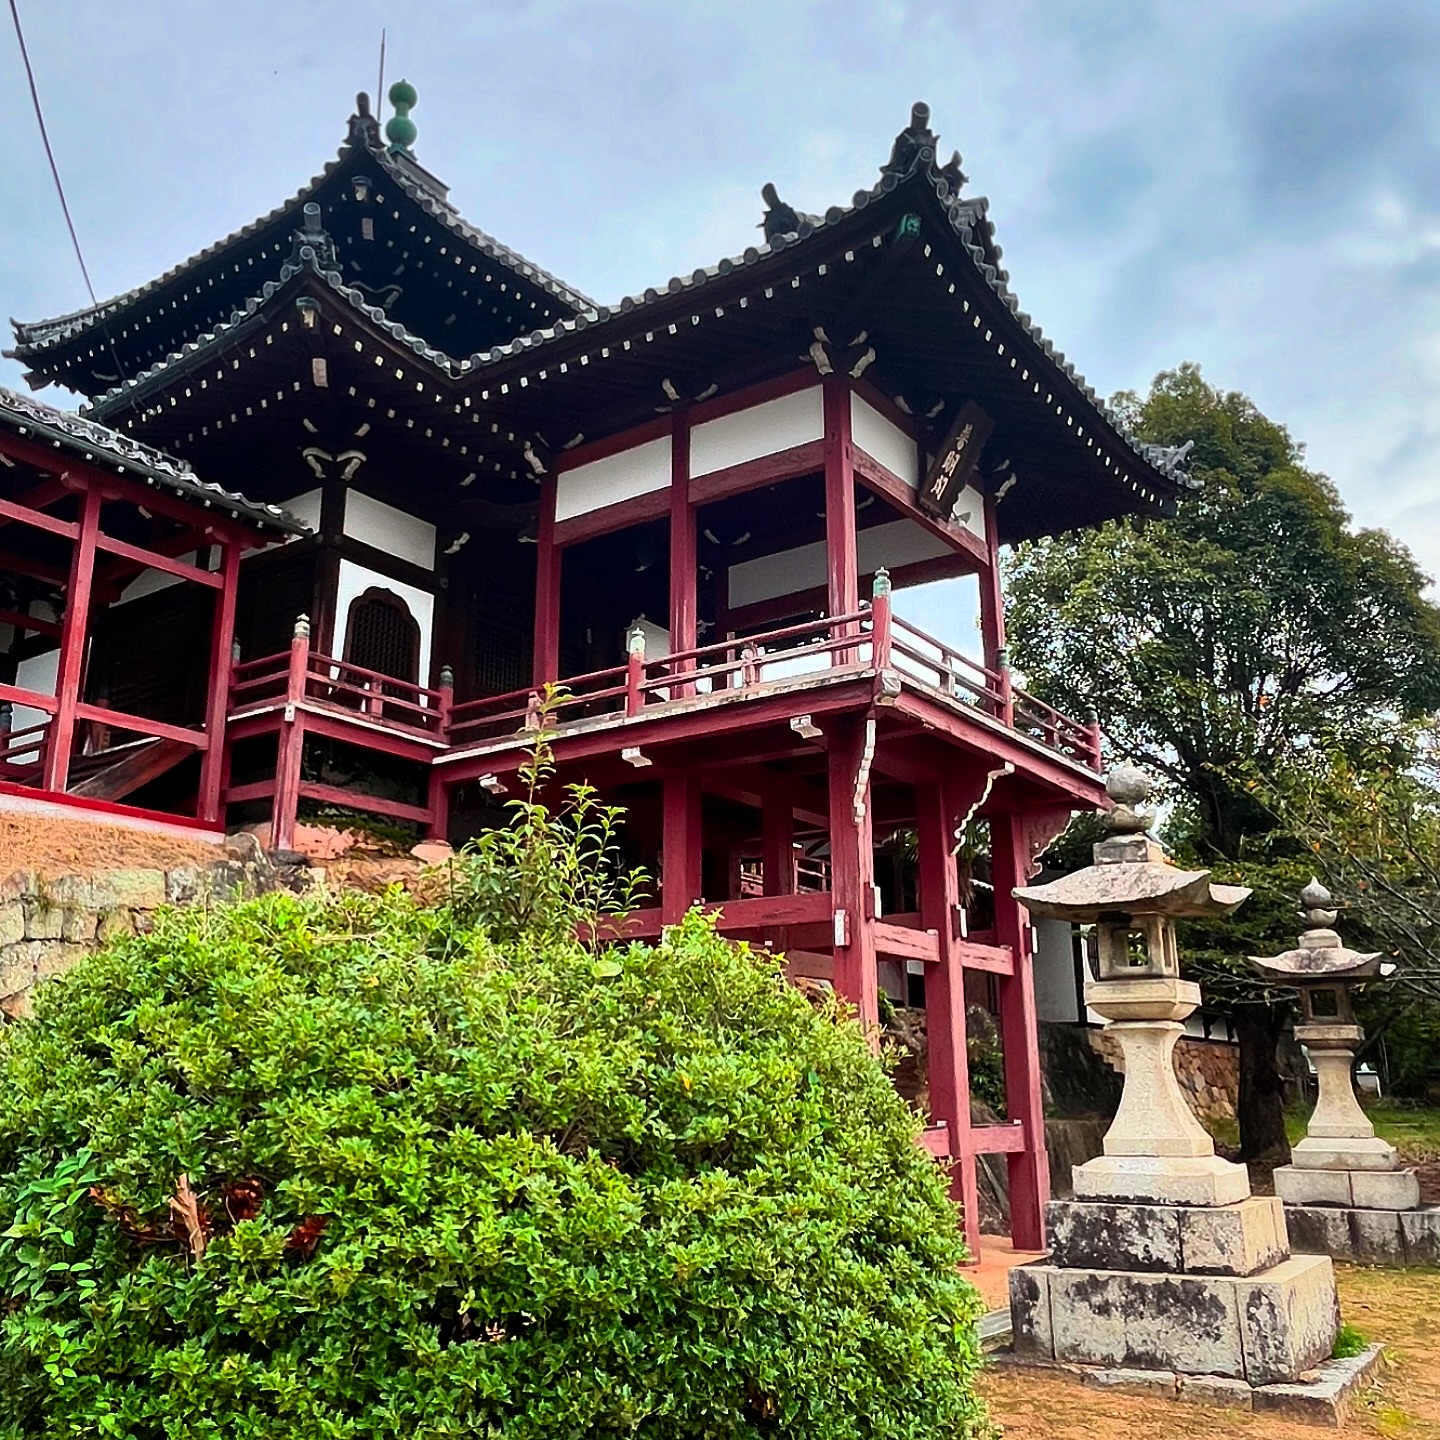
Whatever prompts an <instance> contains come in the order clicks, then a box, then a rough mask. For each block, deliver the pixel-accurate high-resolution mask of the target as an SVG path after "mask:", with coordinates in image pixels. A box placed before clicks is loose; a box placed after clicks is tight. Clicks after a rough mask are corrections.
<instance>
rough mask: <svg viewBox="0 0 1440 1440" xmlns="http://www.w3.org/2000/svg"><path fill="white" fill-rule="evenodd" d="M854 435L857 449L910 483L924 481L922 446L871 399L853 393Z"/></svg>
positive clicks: (852, 424) (851, 425) (852, 427)
mask: <svg viewBox="0 0 1440 1440" xmlns="http://www.w3.org/2000/svg"><path fill="white" fill-rule="evenodd" d="M850 438H851V439H852V440H853V441H854V442H855V445H856V448H857V449H860V450H863V451H864V452H865V453H866V454H867V455H869V456H870V457H871V459H873V460H878V461H879V462H880V463H881V464H882V465H883V466H884V467H885V468H886V469H887V470H888V471H889V472H890V473H891V474H892V475H894V476H896V477H897V478H899V479H901V480H904V481H905V482H906V483H907V484H909V485H918V484H919V483H920V447H919V446H918V445H916V443H915V442H914V441H913V440H912V439H911V438H910V437H909V436H908V435H907V434H906V433H905V432H904V431H903V430H902V429H901V428H900V427H899V426H898V425H896V424H895V423H894V422H893V421H892V420H887V419H886V418H885V416H884V415H882V414H881V413H880V412H879V411H878V410H877V409H876V408H875V407H874V406H873V405H872V404H870V402H869V401H868V400H863V399H861V397H860V396H859V395H857V394H855V392H854V391H853V390H852V391H851V392H850Z"/></svg>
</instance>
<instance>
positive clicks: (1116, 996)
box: [1010, 771, 1339, 1405]
mask: <svg viewBox="0 0 1440 1440" xmlns="http://www.w3.org/2000/svg"><path fill="white" fill-rule="evenodd" d="M1108 788H1109V791H1110V795H1111V798H1112V800H1113V801H1114V802H1115V804H1114V808H1113V809H1112V811H1111V813H1110V817H1109V826H1110V830H1111V834H1110V837H1109V838H1108V839H1106V840H1103V841H1101V842H1100V843H1099V844H1097V845H1096V847H1095V863H1094V864H1093V865H1092V866H1090V867H1089V868H1088V869H1085V870H1081V871H1078V872H1076V873H1075V874H1072V875H1067V876H1064V877H1063V878H1061V879H1059V880H1056V881H1054V882H1052V883H1051V884H1048V885H1040V886H1035V887H1030V888H1022V889H1017V890H1016V891H1015V896H1016V898H1017V899H1018V900H1019V901H1020V902H1021V904H1023V905H1024V906H1026V908H1027V909H1029V910H1030V912H1031V913H1032V914H1034V915H1038V916H1054V917H1056V918H1060V919H1066V920H1070V921H1072V922H1080V923H1091V924H1093V925H1094V926H1095V931H1096V940H1097V951H1098V953H1097V957H1096V958H1097V974H1098V978H1097V979H1096V980H1095V981H1094V982H1092V983H1091V984H1089V985H1087V986H1086V989H1085V1001H1086V1004H1087V1005H1089V1006H1090V1007H1091V1008H1092V1009H1095V1010H1097V1011H1098V1012H1099V1013H1100V1014H1101V1015H1103V1016H1104V1017H1105V1021H1106V1031H1107V1033H1108V1034H1110V1035H1112V1036H1114V1037H1115V1039H1116V1041H1117V1042H1118V1043H1119V1046H1120V1049H1121V1051H1122V1054H1123V1057H1124V1067H1125V1084H1124V1090H1123V1093H1122V1096H1121V1100H1120V1105H1119V1109H1118V1110H1117V1112H1116V1115H1115V1119H1114V1123H1113V1124H1112V1125H1111V1127H1110V1130H1109V1131H1108V1133H1107V1134H1106V1136H1105V1144H1104V1153H1103V1154H1102V1155H1101V1156H1099V1157H1098V1158H1096V1159H1094V1160H1091V1161H1089V1162H1088V1163H1086V1164H1084V1165H1079V1166H1076V1167H1075V1170H1074V1172H1073V1176H1074V1195H1075V1198H1074V1199H1073V1200H1056V1201H1052V1202H1051V1203H1050V1204H1049V1206H1047V1208H1046V1223H1047V1227H1048V1229H1049V1232H1050V1253H1049V1255H1048V1256H1047V1257H1046V1258H1045V1259H1044V1260H1042V1261H1039V1262H1037V1263H1035V1264H1031V1265H1022V1266H1018V1267H1017V1268H1016V1269H1014V1270H1012V1271H1011V1272H1010V1313H1011V1320H1012V1327H1013V1337H1014V1342H1013V1343H1014V1355H1015V1357H1016V1358H1017V1359H1020V1360H1025V1361H1028V1362H1031V1363H1050V1364H1059V1363H1063V1364H1068V1365H1080V1366H1085V1367H1093V1368H1095V1369H1096V1370H1097V1371H1107V1372H1115V1373H1122V1372H1123V1373H1125V1374H1128V1375H1132V1376H1133V1375H1136V1374H1144V1375H1151V1376H1154V1377H1156V1381H1157V1385H1158V1387H1159V1388H1164V1387H1165V1386H1167V1385H1168V1386H1170V1387H1171V1388H1172V1391H1173V1390H1175V1389H1178V1388H1179V1387H1181V1386H1183V1385H1184V1384H1186V1383H1190V1384H1192V1385H1196V1386H1201V1385H1210V1386H1211V1387H1212V1388H1214V1387H1215V1386H1217V1385H1218V1386H1221V1387H1222V1389H1223V1388H1224V1387H1225V1386H1228V1387H1230V1392H1231V1394H1232V1399H1231V1403H1243V1404H1245V1405H1250V1404H1252V1403H1254V1396H1255V1395H1258V1394H1259V1393H1260V1391H1261V1390H1262V1389H1264V1388H1265V1387H1273V1386H1277V1385H1279V1386H1285V1385H1287V1384H1290V1383H1291V1382H1294V1381H1296V1380H1297V1378H1298V1377H1300V1376H1301V1375H1302V1374H1305V1373H1306V1372H1309V1371H1310V1370H1312V1369H1313V1368H1314V1367H1315V1366H1317V1365H1319V1364H1321V1363H1322V1362H1325V1361H1328V1360H1329V1358H1330V1353H1331V1348H1332V1346H1333V1344H1334V1340H1335V1333H1336V1329H1337V1327H1338V1324H1339V1310H1338V1304H1337V1301H1336V1295H1335V1278H1334V1273H1333V1270H1332V1267H1331V1262H1330V1260H1329V1258H1328V1257H1326V1256H1318V1255H1301V1256H1294V1255H1292V1254H1291V1253H1290V1246H1289V1240H1288V1237H1287V1234H1286V1230H1285V1218H1284V1214H1283V1211H1282V1207H1281V1202H1280V1201H1279V1200H1278V1199H1277V1198H1274V1197H1256V1196H1251V1194H1250V1185H1249V1179H1248V1176H1247V1174H1246V1171H1245V1169H1244V1168H1243V1167H1242V1166H1239V1165H1234V1164H1231V1163H1229V1162H1228V1161H1225V1160H1222V1159H1220V1158H1219V1157H1218V1156H1217V1155H1216V1154H1215V1147H1214V1144H1213V1142H1212V1141H1211V1139H1210V1136H1209V1135H1208V1134H1207V1133H1206V1131H1205V1130H1204V1128H1203V1127H1202V1126H1201V1125H1200V1123H1199V1122H1198V1121H1197V1120H1196V1119H1195V1117H1194V1115H1193V1113H1192V1112H1191V1110H1190V1107H1189V1105H1188V1104H1187V1102H1186V1100H1185V1096H1184V1093H1183V1091H1182V1090H1181V1089H1180V1085H1179V1081H1178V1080H1177V1079H1176V1076H1175V1069H1174V1064H1173V1055H1174V1049H1175V1042H1176V1041H1177V1040H1178V1039H1179V1037H1180V1035H1181V1033H1182V1032H1183V1028H1184V1026H1183V1021H1184V1020H1185V1018H1186V1017H1187V1016H1188V1015H1190V1014H1191V1013H1192V1012H1193V1011H1194V1010H1195V1009H1196V1008H1197V1007H1198V1005H1199V1003H1200V989H1199V987H1198V986H1197V985H1195V984H1194V983H1193V982H1191V981H1188V980H1183V979H1181V978H1180V973H1179V956H1178V953H1177V949H1176V944H1175V920H1176V919H1177V918H1179V917H1182V916H1189V915H1223V914H1227V913H1229V912H1230V911H1231V910H1233V909H1235V907H1236V906H1238V905H1239V904H1241V903H1242V902H1243V901H1244V900H1245V899H1246V898H1247V896H1248V895H1249V893H1250V892H1249V891H1248V890H1243V889H1239V888H1237V887H1230V886H1222V885H1215V884H1212V883H1211V881H1210V876H1209V874H1208V872H1206V871H1183V870H1180V869H1178V868H1177V867H1175V866H1173V865H1171V864H1170V863H1169V862H1168V861H1167V860H1166V859H1165V856H1164V852H1163V851H1162V850H1161V848H1160V846H1159V845H1158V844H1156V842H1155V841H1153V840H1151V839H1150V838H1149V837H1148V835H1146V834H1145V833H1144V831H1145V827H1146V824H1147V819H1146V817H1144V816H1143V815H1141V814H1139V813H1138V811H1137V810H1136V809H1135V806H1136V804H1137V803H1139V802H1143V800H1144V799H1145V798H1146V796H1147V795H1148V793H1149V785H1148V782H1147V781H1146V779H1145V777H1144V776H1143V775H1139V774H1138V772H1135V771H1121V772H1117V773H1116V774H1114V775H1112V776H1111V777H1110V781H1109V784H1108ZM1186 1377H1189V1380H1188V1382H1187V1378H1186ZM1202 1377H1203V1378H1202ZM1238 1396H1243V1400H1239V1399H1236V1398H1235V1397H1238Z"/></svg>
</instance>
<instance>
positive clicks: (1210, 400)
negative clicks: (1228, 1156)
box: [1008, 365, 1440, 1159]
mask: <svg viewBox="0 0 1440 1440" xmlns="http://www.w3.org/2000/svg"><path fill="white" fill-rule="evenodd" d="M1116 405H1117V407H1118V408H1119V410H1120V412H1121V414H1122V417H1123V418H1124V419H1125V420H1126V421H1127V422H1128V424H1129V425H1130V428H1131V429H1132V431H1133V433H1134V434H1135V435H1136V436H1137V437H1138V438H1140V439H1143V440H1146V441H1149V442H1151V443H1153V444H1158V445H1166V446H1177V445H1181V444H1184V443H1186V442H1193V450H1192V453H1191V457H1190V466H1191V474H1192V475H1193V477H1194V478H1195V479H1196V480H1197V481H1199V482H1200V485H1199V488H1198V489H1197V490H1195V491H1194V492H1193V493H1192V494H1190V495H1188V496H1186V497H1185V498H1183V499H1182V500H1181V502H1180V504H1179V506H1178V511H1177V513H1176V514H1175V516H1174V517H1173V518H1171V519H1166V520H1161V521H1149V522H1144V523H1141V522H1135V521H1123V522H1117V523H1113V524H1110V525H1107V526H1104V527H1103V528H1101V529H1100V530H1097V531H1092V532H1087V533H1083V534H1078V535H1066V536H1061V537H1058V538H1056V539H1053V540H1046V541H1041V542H1037V543H1034V544H1030V545H1026V546H1022V547H1021V548H1020V549H1019V551H1018V552H1017V554H1016V555H1015V557H1014V558H1013V561H1012V563H1011V565H1010V568H1009V576H1008V579H1009V591H1010V612H1009V613H1010V622H1011V630H1012V650H1013V654H1014V658H1015V662H1016V664H1017V666H1018V668H1019V669H1020V670H1021V671H1023V672H1024V675H1025V677H1026V682H1027V684H1028V685H1029V686H1030V687H1031V688H1032V689H1034V690H1035V691H1037V692H1038V693H1039V694H1040V695H1041V696H1042V697H1043V698H1045V699H1046V700H1048V701H1050V702H1051V703H1052V704H1055V705H1057V706H1059V707H1061V708H1065V709H1068V710H1070V711H1071V712H1072V713H1083V712H1085V711H1087V710H1093V711H1094V712H1095V713H1096V715H1097V716H1098V717H1099V719H1100V721H1101V724H1102V725H1103V727H1104V729H1105V731H1106V734H1107V736H1108V739H1109V743H1110V745H1111V747H1112V750H1113V751H1114V753H1116V754H1117V755H1118V756H1123V757H1124V758H1126V759H1129V760H1132V761H1134V762H1135V763H1137V764H1140V765H1142V766H1143V767H1145V768H1146V769H1148V770H1150V771H1152V772H1154V773H1155V774H1156V775H1157V776H1158V777H1160V778H1161V779H1162V781H1163V782H1164V783H1165V786H1166V790H1167V797H1168V799H1169V800H1170V802H1171V804H1172V805H1173V814H1172V818H1171V821H1170V826H1169V830H1168V832H1167V833H1168V838H1170V839H1171V840H1172V841H1173V842H1174V843H1175V844H1176V846H1177V849H1179V850H1180V851H1181V852H1182V853H1188V854H1189V855H1190V856H1191V857H1192V858H1194V859H1195V860H1196V861H1197V862H1199V863H1204V864H1209V865H1216V866H1218V867H1220V869H1221V870H1222V871H1223V872H1224V873H1225V876H1226V878H1235V876H1236V874H1237V872H1238V875H1239V877H1240V878H1242V879H1245V883H1249V880H1248V878H1247V877H1248V875H1249V874H1250V873H1252V872H1253V873H1255V874H1256V875H1258V876H1261V877H1262V878H1263V877H1264V876H1265V875H1266V873H1267V867H1269V866H1274V865H1277V864H1278V865H1280V866H1281V868H1282V870H1283V872H1284V873H1285V875H1286V877H1287V882H1288V875H1289V871H1290V868H1291V866H1290V863H1289V862H1293V861H1296V860H1297V859H1298V858H1299V857H1300V855H1301V854H1302V853H1303V848H1304V847H1303V845H1302V844H1301V843H1300V842H1299V841H1297V840H1296V839H1295V837H1293V836H1289V835H1287V834H1285V833H1284V830H1283V827H1281V826H1279V825H1278V824H1277V819H1276V816H1275V814H1274V812H1273V810H1272V809H1271V808H1270V807H1269V806H1268V805H1267V804H1266V803H1265V799H1264V784H1265V782H1266V781H1267V779H1268V778H1269V777H1271V776H1273V774H1274V773H1275V772H1276V771H1277V770H1278V769H1280V768H1281V767H1283V766H1285V765H1288V764H1291V763H1293V762H1294V761H1295V760H1296V758H1297V757H1299V756H1302V755H1304V754H1306V753H1308V752H1310V751H1311V750H1313V749H1315V748H1316V747H1331V746H1333V747H1338V748H1339V749H1340V750H1341V751H1343V752H1344V753H1353V754H1359V753H1362V752H1365V751H1368V750H1372V749H1373V748H1375V747H1377V746H1384V745H1385V744H1386V743H1388V742H1389V741H1390V740H1391V739H1392V738H1393V737H1394V735H1395V734H1396V733H1397V732H1399V731H1403V729H1404V728H1405V726H1406V725H1407V724H1408V723H1409V722H1410V721H1411V720H1413V719H1414V718H1416V717H1418V716H1421V715H1424V714H1428V713H1429V712H1430V711H1432V710H1434V709H1435V708H1436V707H1437V705H1440V609H1437V608H1436V607H1435V606H1434V605H1433V604H1431V603H1430V602H1429V601H1428V600H1427V599H1426V598H1425V596H1424V593H1423V592H1424V589H1425V586H1426V583H1427V581H1426V577H1425V576H1424V575H1423V574H1422V573H1421V572H1420V570H1419V568H1418V567H1417V565H1416V564H1415V561H1414V559H1413V558H1412V557H1411V556H1410V554H1409V552H1408V551H1407V550H1406V549H1405V548H1404V547H1403V546H1402V545H1400V544H1398V543H1397V542H1396V541H1395V540H1394V539H1393V538H1392V537H1391V536H1389V535H1387V534H1385V533H1384V532H1382V531H1377V530H1356V529H1355V528H1353V527H1352V526H1351V524H1350V520H1349V516H1348V515H1347V514H1346V512H1345V510H1344V507H1343V506H1342V505H1341V503H1340V499H1339V496H1338V494H1337V493H1336V491H1335V488H1334V486H1333V485H1332V484H1331V483H1330V481H1329V480H1328V479H1327V478H1326V477H1325V476H1323V475H1320V474H1318V473H1316V472H1315V471H1313V470H1310V469H1308V468H1307V467H1306V466H1305V464H1304V454H1303V450H1302V449H1301V447H1300V446H1299V445H1297V444H1296V443H1295V441H1294V440H1293V439H1292V438H1291V436H1290V435H1289V433H1288V431H1286V430H1285V428H1284V427H1283V426H1281V425H1279V424H1277V423H1275V422H1274V421H1273V420H1270V419H1268V418H1267V417H1266V416H1265V415H1263V414H1261V412H1260V411H1259V410H1258V409H1257V408H1256V406H1255V405H1254V404H1253V403H1252V402H1251V401H1250V400H1248V399H1247V398H1246V397H1245V396H1243V395H1240V394H1238V393H1235V392H1229V393H1222V392H1221V391H1219V390H1217V389H1215V388H1213V387H1211V386H1210V385H1208V384H1207V383H1206V382H1205V381H1204V379H1203V378H1202V376H1201V374H1200V371H1199V369H1198V368H1197V367H1196V366H1194V365H1183V366H1181V367H1180V368H1179V369H1178V370H1174V371H1168V372H1166V373H1164V374H1162V375H1160V376H1158V377H1157V378H1156V380H1155V382H1154V384H1153V385H1152V386H1151V389H1150V393H1149V395H1148V396H1147V397H1146V398H1145V399H1144V400H1143V401H1142V400H1141V399H1140V398H1139V397H1137V396H1136V395H1134V394H1123V395H1120V396H1117V397H1116ZM1270 888H1274V887H1270V886H1267V892H1268V889H1270ZM1250 913H1251V915H1254V914H1255V913H1256V911H1255V910H1254V909H1253V908H1252V910H1251V912H1250ZM1210 938H1211V939H1212V940H1213V939H1215V938H1217V935H1216V934H1212V935H1211V937H1210ZM1218 938H1219V939H1221V940H1222V941H1224V942H1226V943H1234V944H1235V945H1237V947H1240V946H1244V947H1247V948H1248V947H1252V946H1254V945H1257V944H1258V945H1261V946H1265V945H1270V944H1272V943H1273V936H1272V937H1266V936H1264V935H1257V934H1256V933H1255V931H1254V929H1253V928H1252V925H1251V921H1250V919H1249V917H1247V915H1246V912H1245V910H1243V909H1242V910H1241V911H1240V912H1238V913H1237V915H1236V917H1235V918H1234V921H1233V922H1232V926H1231V927H1230V928H1229V929H1228V930H1223V931H1221V932H1218ZM1244 953H1245V949H1243V948H1237V949H1235V950H1234V951H1233V952H1232V960H1231V963H1230V968H1231V969H1232V970H1233V969H1234V968H1235V964H1234V962H1236V961H1238V960H1239V957H1240V956H1241V955H1243V954H1244ZM1255 953H1260V952H1259V951H1256V952H1255ZM1234 1003H1235V1016H1236V1019H1237V1022H1238V1024H1239V1027H1240V1037H1241V1049H1242V1082H1243V1083H1242V1093H1241V1110H1240V1116H1241V1138H1242V1149H1243V1150H1244V1152H1245V1154H1246V1156H1247V1158H1255V1159H1259V1158H1279V1157H1282V1156H1283V1155H1284V1153H1285V1152H1286V1150H1287V1148H1288V1147H1287V1146H1286V1144H1285V1138H1284V1125H1283V1115H1282V1113H1281V1104H1280V1091H1279V1085H1278V1076H1277V1075H1276V1074H1275V1069H1274V1060H1273V1042H1274V1040H1275V1039H1276V1038H1277V1037H1278V1034H1279V1031H1280V1027H1281V1025H1282V1023H1283V1021H1284V1018H1285V1008H1284V1006H1283V1005H1282V1004H1281V1003H1279V1001H1278V1000H1277V998H1276V997H1275V996H1274V995H1270V994H1266V993H1263V992H1257V991H1253V990H1252V991H1250V992H1248V993H1247V994H1246V995H1245V996H1243V997H1242V996H1240V995H1237V996H1236V997H1235V1002H1234Z"/></svg>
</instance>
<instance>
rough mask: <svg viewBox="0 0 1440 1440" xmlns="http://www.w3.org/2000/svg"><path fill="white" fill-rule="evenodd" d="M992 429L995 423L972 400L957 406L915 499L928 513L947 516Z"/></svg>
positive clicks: (966, 481) (937, 517)
mask: <svg viewBox="0 0 1440 1440" xmlns="http://www.w3.org/2000/svg"><path fill="white" fill-rule="evenodd" d="M994 428H995V422H994V421H993V420H992V419H991V418H990V417H989V416H988V415H987V414H986V413H985V412H984V411H983V410H982V409H981V408H980V407H979V406H978V405H977V404H976V403H975V402H974V401H973V400H967V401H966V402H965V404H964V405H962V406H961V407H960V413H959V414H958V415H957V416H956V417H955V423H954V424H953V425H952V426H951V427H950V433H949V434H948V435H947V436H946V437H945V443H944V444H943V445H942V446H941V447H940V453H939V454H938V455H936V457H935V459H934V460H933V461H932V462H931V464H930V468H929V470H928V471H926V473H925V479H924V480H923V481H922V482H921V485H920V488H919V491H918V493H917V495H916V502H917V503H918V504H919V506H920V508H921V509H922V510H923V511H925V513H926V514H927V515H933V516H935V518H936V519H937V520H948V519H949V518H950V512H951V511H952V510H954V508H955V502H956V501H957V500H958V499H959V498H960V492H961V491H962V490H963V489H964V488H965V486H966V485H967V484H968V483H969V480H970V477H971V475H973V474H974V473H975V465H976V463H977V462H978V461H979V459H980V452H981V451H982V450H983V449H984V448H985V442H986V441H987V440H988V439H989V438H990V432H991V431H992V430H993V429H994Z"/></svg>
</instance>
